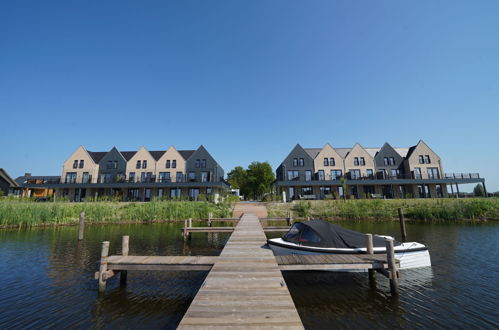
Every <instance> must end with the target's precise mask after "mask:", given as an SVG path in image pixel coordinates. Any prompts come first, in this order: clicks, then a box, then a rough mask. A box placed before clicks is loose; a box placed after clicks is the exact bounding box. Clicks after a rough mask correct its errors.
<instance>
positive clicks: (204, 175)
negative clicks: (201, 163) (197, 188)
mask: <svg viewBox="0 0 499 330" xmlns="http://www.w3.org/2000/svg"><path fill="white" fill-rule="evenodd" d="M209 180H210V175H209V173H208V172H201V182H208V181H209Z"/></svg>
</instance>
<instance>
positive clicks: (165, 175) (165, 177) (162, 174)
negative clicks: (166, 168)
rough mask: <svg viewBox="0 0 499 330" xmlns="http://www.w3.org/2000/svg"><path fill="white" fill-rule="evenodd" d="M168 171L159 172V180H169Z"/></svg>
mask: <svg viewBox="0 0 499 330" xmlns="http://www.w3.org/2000/svg"><path fill="white" fill-rule="evenodd" d="M170 181H171V178H170V172H159V182H170Z"/></svg>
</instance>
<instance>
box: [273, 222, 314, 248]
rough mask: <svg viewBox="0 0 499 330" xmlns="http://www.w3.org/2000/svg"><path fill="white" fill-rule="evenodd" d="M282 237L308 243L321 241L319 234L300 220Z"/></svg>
mask: <svg viewBox="0 0 499 330" xmlns="http://www.w3.org/2000/svg"><path fill="white" fill-rule="evenodd" d="M282 239H283V240H285V241H287V242H293V243H296V244H306V245H316V244H319V243H320V241H321V238H320V237H319V235H317V234H316V233H315V232H314V231H313V230H312V229H310V228H308V227H307V226H305V225H303V224H302V223H299V222H297V223H295V224H294V225H293V227H291V229H290V230H289V231H288V233H287V234H286V235H284V236H283V238H282Z"/></svg>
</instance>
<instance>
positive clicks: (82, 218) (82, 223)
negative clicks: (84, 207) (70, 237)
mask: <svg viewBox="0 0 499 330" xmlns="http://www.w3.org/2000/svg"><path fill="white" fill-rule="evenodd" d="M84 230H85V212H81V213H80V228H79V229H78V240H79V241H81V240H83V234H84Z"/></svg>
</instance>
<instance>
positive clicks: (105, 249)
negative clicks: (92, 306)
mask: <svg viewBox="0 0 499 330" xmlns="http://www.w3.org/2000/svg"><path fill="white" fill-rule="evenodd" d="M108 255H109V241H104V242H102V250H101V254H100V267H99V292H104V291H106V279H105V277H104V274H105V273H106V272H107V256H108Z"/></svg>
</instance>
